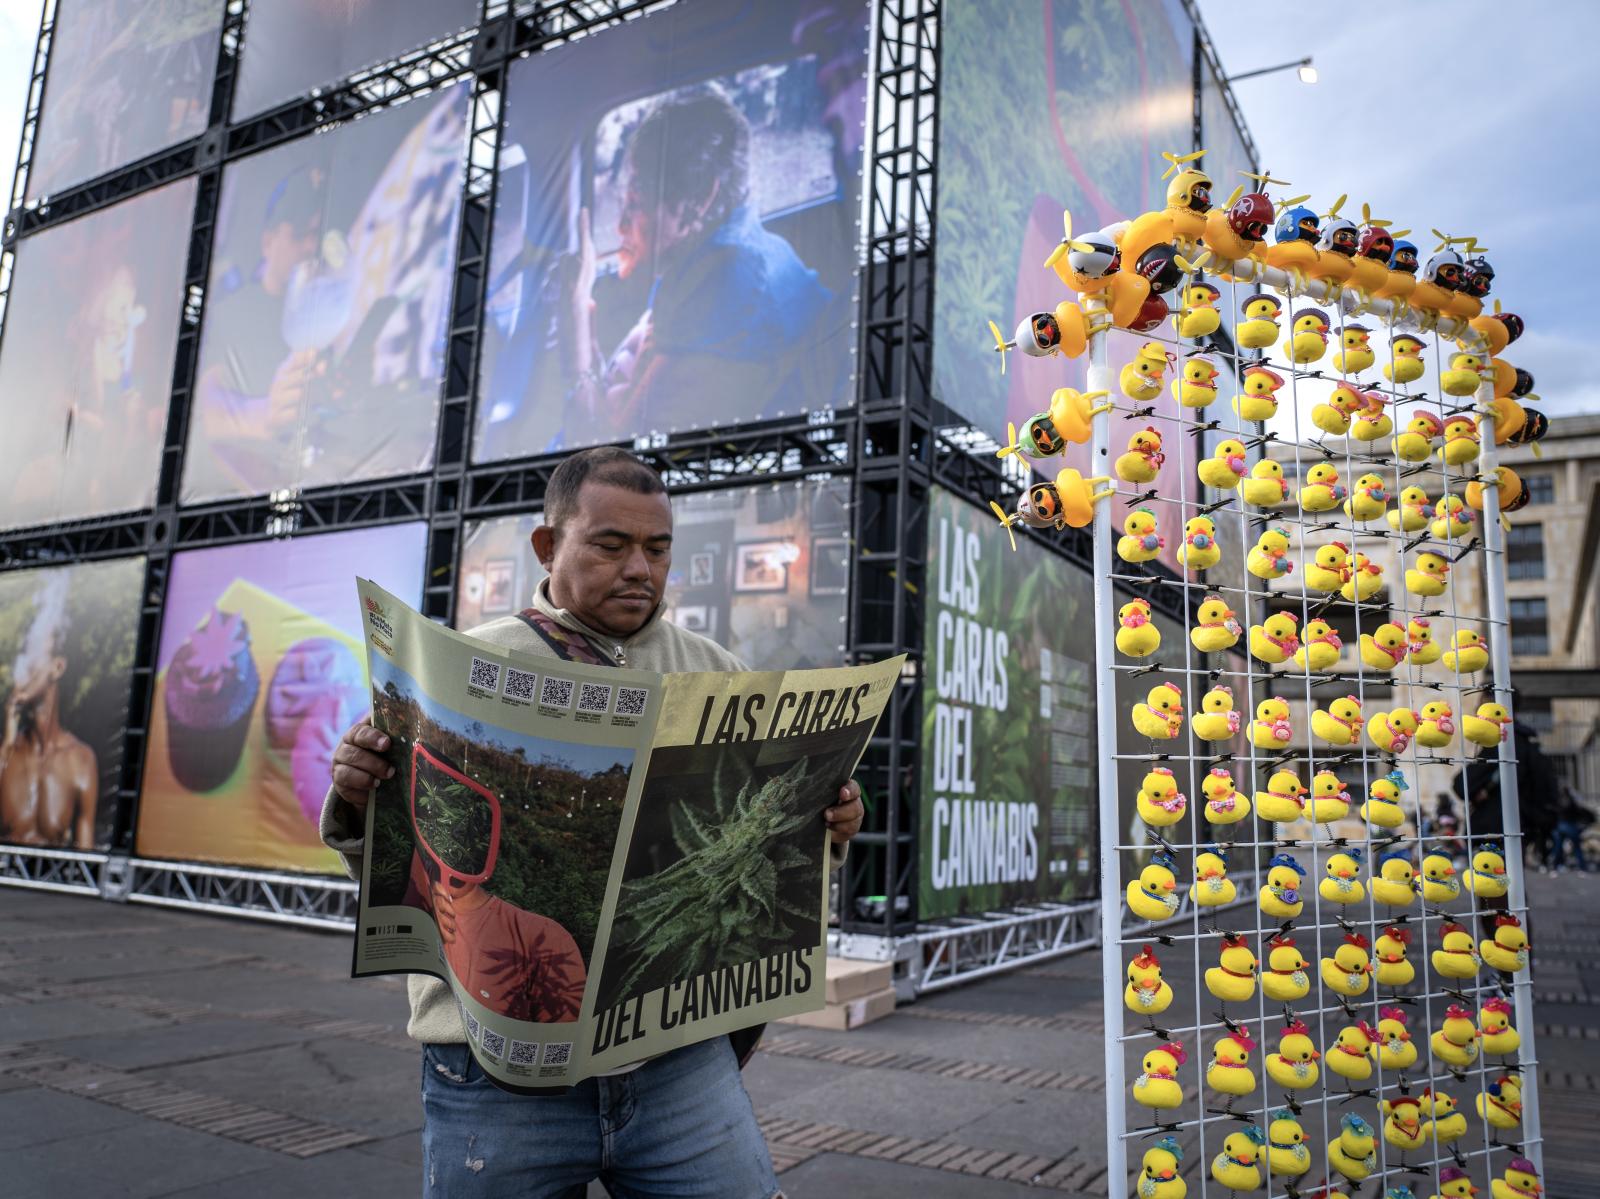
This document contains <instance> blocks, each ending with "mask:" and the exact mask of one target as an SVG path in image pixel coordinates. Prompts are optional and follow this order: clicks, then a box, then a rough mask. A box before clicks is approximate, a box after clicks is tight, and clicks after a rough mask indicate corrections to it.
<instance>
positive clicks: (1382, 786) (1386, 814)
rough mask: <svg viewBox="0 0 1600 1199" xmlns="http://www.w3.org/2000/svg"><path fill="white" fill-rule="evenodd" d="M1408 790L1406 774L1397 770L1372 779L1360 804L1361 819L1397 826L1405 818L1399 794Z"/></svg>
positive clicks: (1380, 826)
mask: <svg viewBox="0 0 1600 1199" xmlns="http://www.w3.org/2000/svg"><path fill="white" fill-rule="evenodd" d="M1409 790H1410V787H1409V786H1408V785H1407V783H1406V776H1405V774H1404V773H1402V772H1401V771H1399V770H1391V771H1390V772H1389V773H1388V774H1386V775H1384V776H1383V777H1382V778H1377V779H1373V780H1372V782H1371V783H1370V784H1369V785H1368V786H1367V798H1366V802H1365V803H1363V804H1362V805H1361V819H1363V820H1365V821H1366V822H1367V823H1368V824H1370V825H1373V826H1375V827H1377V828H1385V829H1387V828H1399V827H1400V826H1401V825H1402V824H1404V823H1405V819H1406V814H1405V812H1404V811H1402V810H1401V807H1400V796H1401V794H1402V793H1403V792H1405V791H1409ZM1374 881H1376V880H1374Z"/></svg>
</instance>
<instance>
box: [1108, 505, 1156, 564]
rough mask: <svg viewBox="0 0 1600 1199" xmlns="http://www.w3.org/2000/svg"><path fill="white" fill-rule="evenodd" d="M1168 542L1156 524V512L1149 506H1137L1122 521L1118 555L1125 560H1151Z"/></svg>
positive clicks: (1118, 540)
mask: <svg viewBox="0 0 1600 1199" xmlns="http://www.w3.org/2000/svg"><path fill="white" fill-rule="evenodd" d="M1166 544H1167V539H1166V538H1165V537H1163V536H1161V533H1160V530H1159V527H1158V526H1157V524H1156V514H1155V513H1154V512H1152V511H1150V509H1148V508H1135V509H1134V510H1133V511H1132V512H1130V513H1128V515H1127V516H1126V517H1125V518H1124V519H1123V521H1122V536H1121V537H1119V538H1118V539H1117V557H1119V558H1121V559H1122V560H1123V561H1124V562H1149V561H1150V560H1151V559H1153V558H1154V557H1155V556H1156V555H1157V554H1159V553H1160V552H1161V547H1162V546H1164V545H1166Z"/></svg>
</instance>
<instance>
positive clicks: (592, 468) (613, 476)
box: [544, 445, 667, 529]
mask: <svg viewBox="0 0 1600 1199" xmlns="http://www.w3.org/2000/svg"><path fill="white" fill-rule="evenodd" d="M591 482H593V483H604V484H605V485H607V486H608V487H621V488H624V489H625V490H628V491H633V492H637V493H638V494H639V495H665V494H666V493H667V487H666V484H665V483H663V482H662V481H661V476H660V475H658V474H657V473H656V472H655V470H654V469H653V468H651V466H650V465H649V464H648V463H646V462H642V461H640V460H639V459H638V458H636V457H634V456H633V455H632V454H630V453H629V452H628V451H627V450H624V449H621V448H619V447H617V446H614V445H602V446H596V447H594V448H593V449H589V450H579V451H578V452H577V453H576V454H573V455H572V456H571V457H569V458H567V459H566V460H565V461H564V462H562V464H561V465H560V466H558V467H556V469H555V472H554V473H553V474H551V476H550V482H549V484H548V485H547V486H546V487H545V490H544V523H545V524H547V525H549V526H550V527H551V528H552V529H559V528H560V527H561V525H562V524H563V523H564V522H565V521H566V519H567V518H568V517H569V516H571V515H572V513H573V512H574V511H575V510H576V509H577V506H578V492H579V491H581V490H582V489H583V485H584V484H585V483H591Z"/></svg>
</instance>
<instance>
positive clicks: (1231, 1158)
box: [1211, 1124, 1500, 1199]
mask: <svg viewBox="0 0 1600 1199" xmlns="http://www.w3.org/2000/svg"><path fill="white" fill-rule="evenodd" d="M1266 1143H1267V1138H1266V1137H1264V1136H1263V1135H1262V1133H1261V1129H1259V1128H1258V1127H1256V1126H1255V1125H1254V1124H1247V1125H1246V1126H1245V1127H1244V1128H1242V1129H1240V1130H1239V1131H1238V1132H1230V1133H1229V1134H1228V1135H1227V1136H1226V1137H1225V1138H1224V1139H1223V1142H1222V1152H1221V1153H1219V1154H1217V1156H1216V1157H1214V1158H1212V1159H1211V1177H1212V1178H1214V1179H1215V1180H1216V1183H1217V1185H1218V1186H1223V1187H1227V1188H1228V1189H1229V1190H1230V1191H1259V1190H1260V1189H1261V1181H1262V1179H1261V1161H1262V1158H1263V1156H1264V1155H1265V1146H1266ZM1495 1199H1500V1196H1498V1195H1497V1196H1495Z"/></svg>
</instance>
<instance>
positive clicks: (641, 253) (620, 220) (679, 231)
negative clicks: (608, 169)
mask: <svg viewBox="0 0 1600 1199" xmlns="http://www.w3.org/2000/svg"><path fill="white" fill-rule="evenodd" d="M645 190H646V189H643V188H641V186H640V183H639V178H638V171H637V170H636V169H635V168H633V167H632V166H631V165H630V167H629V169H628V182H627V186H626V190H624V192H623V194H622V212H621V213H620V214H619V216H618V217H617V233H618V234H620V235H621V238H622V244H621V245H620V246H619V247H618V249H617V273H618V274H620V275H621V276H622V277H623V278H624V279H626V278H628V277H629V276H630V275H632V274H633V272H634V271H636V270H640V269H645V270H653V269H654V267H655V263H656V262H657V261H659V259H660V258H661V256H662V255H664V254H666V253H668V252H669V251H670V250H671V249H672V248H673V247H674V246H676V245H677V244H678V243H680V242H682V241H684V240H685V239H687V238H689V237H691V236H693V235H694V234H695V232H696V231H697V230H698V229H699V227H700V217H701V213H699V212H696V211H694V210H693V209H692V208H691V207H690V206H688V205H684V206H681V207H677V208H674V207H670V206H668V205H664V204H662V203H660V202H659V201H658V200H656V199H655V197H653V196H649V195H646V194H645ZM707 203H708V204H709V201H708V202H707Z"/></svg>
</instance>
